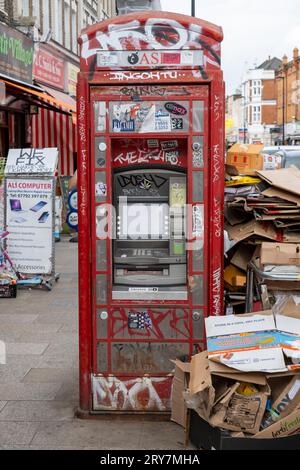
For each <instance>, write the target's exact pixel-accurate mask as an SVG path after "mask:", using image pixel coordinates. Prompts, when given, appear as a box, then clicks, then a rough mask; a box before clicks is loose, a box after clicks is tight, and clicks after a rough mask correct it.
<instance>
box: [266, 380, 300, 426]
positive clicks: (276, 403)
mask: <svg viewBox="0 0 300 470" xmlns="http://www.w3.org/2000/svg"><path fill="white" fill-rule="evenodd" d="M269 384H270V386H271V389H272V404H271V408H270V409H268V410H267V412H266V414H265V416H264V418H263V421H262V428H267V427H268V426H271V425H272V424H273V423H275V422H276V421H279V420H280V419H282V418H284V417H286V416H288V415H289V414H291V413H292V412H293V411H295V409H297V408H299V407H300V376H294V377H293V376H292V377H277V378H274V379H270V381H269Z"/></svg>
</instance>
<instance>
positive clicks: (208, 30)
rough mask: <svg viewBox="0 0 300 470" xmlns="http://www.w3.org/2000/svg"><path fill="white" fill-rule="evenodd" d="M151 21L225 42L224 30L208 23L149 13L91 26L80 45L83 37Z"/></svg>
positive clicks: (183, 17) (140, 25) (183, 16)
mask: <svg viewBox="0 0 300 470" xmlns="http://www.w3.org/2000/svg"><path fill="white" fill-rule="evenodd" d="M151 19H153V20H156V21H155V23H156V24H157V25H158V24H159V21H158V20H161V25H163V24H166V25H168V26H173V27H174V28H176V27H178V28H182V29H187V30H189V31H190V32H191V33H192V32H195V33H198V34H201V35H202V36H207V37H210V38H212V39H214V40H215V41H216V42H221V41H222V40H223V30H222V28H221V27H220V26H217V25H215V24H213V23H210V22H208V21H205V20H201V19H199V18H194V17H192V16H187V15H181V14H178V13H170V12H162V11H149V12H142V13H130V14H127V15H121V16H116V17H113V18H109V19H107V20H105V21H101V22H100V23H97V24H94V25H92V26H89V27H87V28H85V29H84V30H82V33H81V36H80V37H79V39H78V41H79V44H82V42H83V37H86V36H87V37H88V38H91V37H93V36H95V35H96V34H99V33H101V32H102V33H103V34H105V33H106V32H107V31H111V30H113V29H115V30H117V29H118V30H126V29H128V28H129V29H130V30H131V29H132V28H134V27H136V28H139V27H143V26H145V24H146V23H147V22H148V21H149V20H150V21H151Z"/></svg>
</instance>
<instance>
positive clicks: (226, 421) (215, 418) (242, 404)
mask: <svg viewBox="0 0 300 470" xmlns="http://www.w3.org/2000/svg"><path fill="white" fill-rule="evenodd" d="M239 385H240V384H239V383H238V382H237V383H236V384H234V385H233V386H232V387H231V389H230V390H229V391H228V393H227V394H226V395H225V397H224V398H223V399H222V400H221V401H220V402H219V403H218V404H217V405H216V406H215V407H214V409H213V413H212V416H211V418H210V420H209V422H210V424H211V425H212V426H215V427H219V428H224V429H229V430H231V431H236V432H239V431H242V432H245V433H249V434H257V433H258V432H259V428H260V424H261V421H262V419H263V415H264V412H265V409H266V404H267V400H268V396H269V394H270V389H269V387H268V386H267V385H266V386H265V387H263V388H262V390H260V391H259V392H257V393H255V394H253V395H250V396H245V395H240V394H239V393H237V388H238V387H239Z"/></svg>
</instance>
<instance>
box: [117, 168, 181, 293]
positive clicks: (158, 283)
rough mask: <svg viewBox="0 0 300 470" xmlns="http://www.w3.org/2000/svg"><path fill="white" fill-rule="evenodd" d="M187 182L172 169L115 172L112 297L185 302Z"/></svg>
mask: <svg viewBox="0 0 300 470" xmlns="http://www.w3.org/2000/svg"><path fill="white" fill-rule="evenodd" d="M186 186H187V181H186V173H185V172H179V171H174V170H167V169H158V168H157V169H154V168H147V167H146V168H143V169H138V170H131V171H126V170H125V171H121V172H116V173H115V174H114V186H113V188H114V204H115V207H116V209H117V237H116V240H115V241H114V244H113V265H114V267H113V291H112V298H113V300H139V299H140V298H141V294H142V296H143V299H144V300H185V301H187V298H188V294H187V255H186V247H185V244H186V228H185V205H186V202H187V187H186ZM151 189H155V192H154V193H153V192H151V191H150V190H151Z"/></svg>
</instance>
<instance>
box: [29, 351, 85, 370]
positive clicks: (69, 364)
mask: <svg viewBox="0 0 300 470" xmlns="http://www.w3.org/2000/svg"><path fill="white" fill-rule="evenodd" d="M77 361H78V359H77V357H76V354H75V355H74V354H69V353H67V352H65V354H63V355H62V354H43V355H42V356H40V360H39V362H38V365H37V366H36V367H39V368H41V369H44V368H51V369H68V368H71V369H72V368H75V367H76V363H77Z"/></svg>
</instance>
